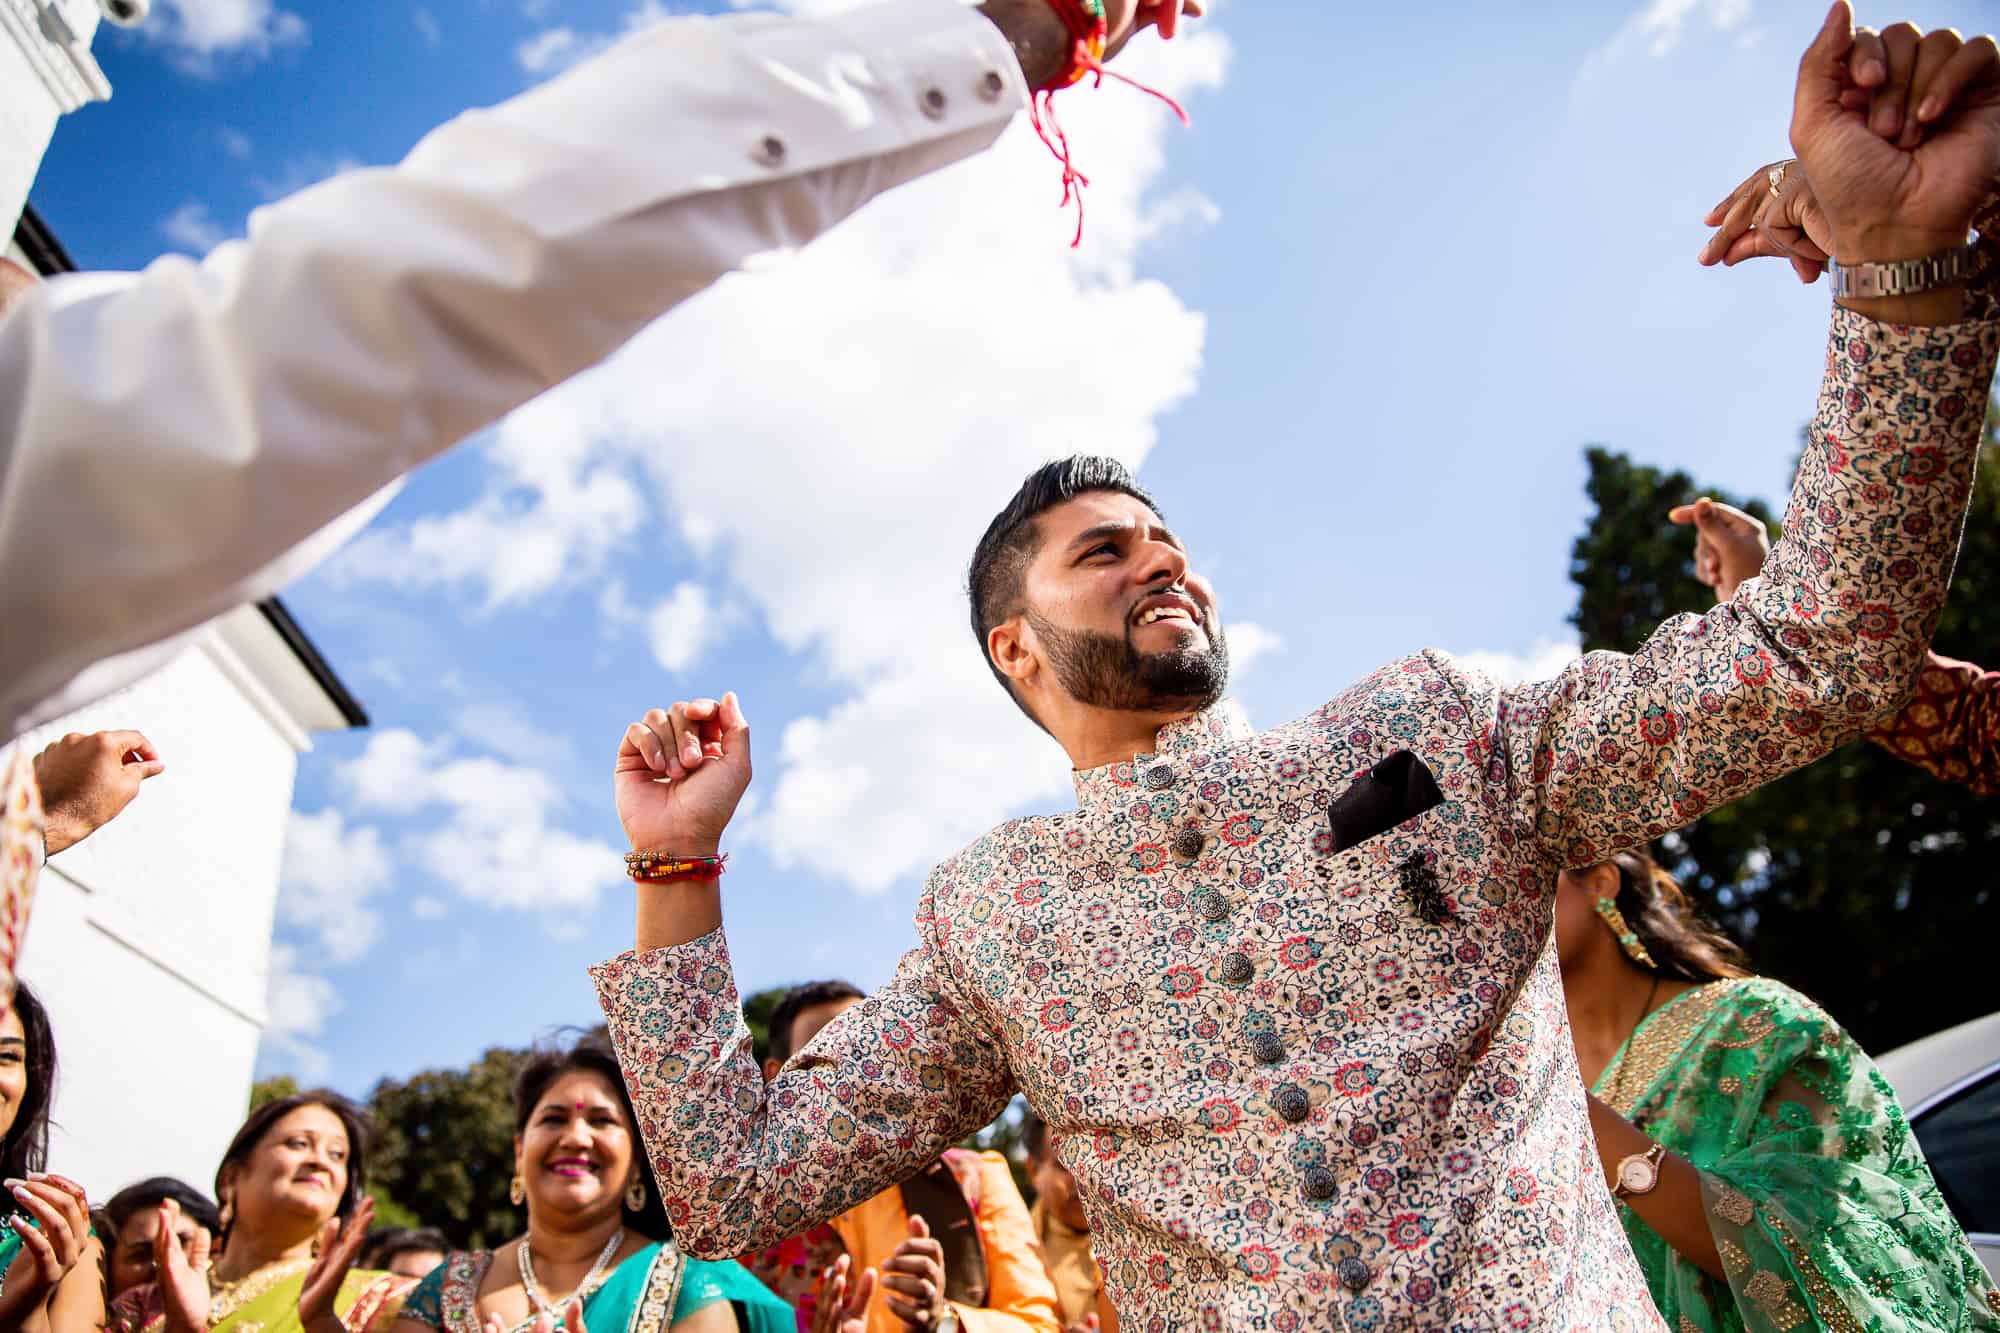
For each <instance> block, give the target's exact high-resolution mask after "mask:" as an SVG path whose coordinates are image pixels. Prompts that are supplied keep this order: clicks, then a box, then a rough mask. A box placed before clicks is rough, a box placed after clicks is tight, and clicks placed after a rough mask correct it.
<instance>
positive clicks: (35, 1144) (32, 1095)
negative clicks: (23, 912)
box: [0, 980, 56, 1212]
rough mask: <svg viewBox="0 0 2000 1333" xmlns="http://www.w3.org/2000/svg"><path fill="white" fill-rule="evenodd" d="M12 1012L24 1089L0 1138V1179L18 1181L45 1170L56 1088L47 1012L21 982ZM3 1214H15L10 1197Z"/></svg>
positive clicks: (17, 983) (53, 1042)
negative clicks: (24, 1071)
mask: <svg viewBox="0 0 2000 1333" xmlns="http://www.w3.org/2000/svg"><path fill="white" fill-rule="evenodd" d="M14 1012H15V1013H17V1014H19V1015H20V1016H21V1036H22V1038H23V1044H24V1045H25V1046H26V1049H25V1050H24V1051H23V1052H22V1055H23V1057H24V1061H25V1065H26V1068H27V1085H26V1086H25V1087H24V1088H23V1089H22V1092H21V1104H20V1105H19V1106H17V1107H16V1108H15V1109H14V1123H13V1124H12V1125H9V1126H8V1127H7V1133H6V1135H5V1137H0V1171H4V1172H5V1173H6V1174H5V1176H0V1179H5V1180H19V1179H21V1178H22V1177H23V1176H26V1175H27V1174H28V1173H29V1172H30V1171H41V1170H44V1169H45V1168H46V1167H47V1166H48V1164H49V1103H51V1102H52V1101H54V1100H55V1087H56V1037H55V1033H54V1032H53V1031H51V1030H50V1028H49V1011H48V1010H46V1009H44V1008H42V1002H41V1001H40V1000H39V999H37V998H36V997H35V993H34V991H32V990H30V989H28V983H27V982H25V981H20V980H16V981H15V982H14ZM6 1211H8V1212H14V1211H17V1210H16V1209H15V1208H14V1207H13V1198H12V1196H9V1197H8V1206H7V1209H6Z"/></svg>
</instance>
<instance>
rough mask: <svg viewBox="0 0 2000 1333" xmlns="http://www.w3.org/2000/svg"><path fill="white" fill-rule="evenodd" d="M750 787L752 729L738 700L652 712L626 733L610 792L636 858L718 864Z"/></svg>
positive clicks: (695, 703) (729, 697)
mask: <svg viewBox="0 0 2000 1333" xmlns="http://www.w3.org/2000/svg"><path fill="white" fill-rule="evenodd" d="M749 785H750V724H749V722H748V721H747V720H746V719H745V718H744V716H743V708H742V705H740V704H739V703H737V701H736V696H735V695H734V694H725V695H723V696H722V698H721V699H720V700H715V699H695V700H692V701H689V702H685V703H677V704H675V705H674V706H673V707H672V708H655V709H653V710H652V711H651V712H649V713H647V714H646V715H645V716H644V717H643V718H641V719H639V720H638V721H637V722H634V723H633V724H632V725H631V726H629V727H627V728H626V729H625V739H624V741H623V742H622V743H621V744H620V745H619V747H618V762H617V766H616V768H615V769H614V771H613V774H612V787H613V790H614V791H615V792H616V794H617V797H618V818H619V820H620V822H622V823H623V824H624V825H625V836H626V837H627V838H629V839H631V842H632V846H633V848H634V850H637V851H664V852H672V853H674V854H675V855H678V856H713V855H715V853H716V850H717V848H718V847H720V846H721V843H722V833H723V830H724V829H726V828H728V827H729V820H730V818H731V816H733V815H734V814H735V813H736V806H737V803H738V802H739V801H741V800H742V799H743V792H744V790H745V789H746V788H747V787H749Z"/></svg>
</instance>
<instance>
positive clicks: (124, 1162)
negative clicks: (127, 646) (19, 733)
mask: <svg viewBox="0 0 2000 1333" xmlns="http://www.w3.org/2000/svg"><path fill="white" fill-rule="evenodd" d="M248 613H249V614H250V615H255V614H256V612H255V609H254V608H250V609H248ZM121 727H131V728H136V729H138V730H140V731H143V732H144V733H145V734H146V736H147V737H148V739H150V740H151V741H152V742H153V744H154V746H155V747H156V748H157V750H158V752H159V754H160V757H161V758H162V759H163V760H164V761H165V762H166V771H165V772H164V773H163V774H161V775H160V776H159V777H156V778H153V779H151V780H150V781H148V782H147V783H146V784H145V785H144V787H143V788H142V789H141V791H140V795H139V798H138V799H137V800H136V801H134V802H133V803H132V805H131V806H129V807H127V809H126V811H125V813H124V814H123V815H121V816H120V817H119V818H118V819H117V820H115V821H113V822H112V823H111V824H109V825H107V826H105V827H104V828H103V829H101V830H99V831H98V832H97V833H96V834H95V835H94V836H92V837H91V838H89V839H88V840H86V841H84V842H82V843H79V844H78V845H77V846H76V847H75V848H73V849H71V850H70V851H67V852H64V853H62V854H61V855H59V856H57V857H56V858H54V859H53V860H51V861H50V862H49V864H48V865H47V867H46V868H45V869H44V872H43V876H42V881H41V888H40V890H39V893H38V896H37V899H36V902H35V908H34V915H33V917H32V918H31V921H30V925H29V930H28V936H27V939H26V941H25V942H24V944H23V947H22V956H21V966H20V971H21V975H22V976H23V977H24V978H26V980H27V981H28V983H29V984H30V985H32V986H33V987H34V988H35V990H36V993H37V994H39V995H40V996H41V997H42V999H43V1001H44V1002H45V1003H46V1004H47V1006H48V1009H49V1018H50V1023H51V1026H52V1027H53V1029H54V1032H55V1039H56V1051H57V1060H58V1062H59V1065H60V1074H59V1077H58V1082H57V1090H56V1101H55V1108H54V1120H55V1122H56V1125H57V1128H56V1129H55V1132H54V1133H53V1134H52V1136H51V1143H50V1153H49V1161H50V1164H51V1166H52V1167H53V1168H54V1169H56V1170H59V1171H62V1172H64V1173H65V1174H68V1175H71V1176H73V1177H75V1178H76V1179H77V1180H78V1181H80V1182H81V1183H82V1184H83V1185H84V1186H85V1187H86V1188H87V1189H89V1190H90V1192H91V1194H92V1196H93V1197H97V1198H101V1197H103V1196H105V1195H106V1194H108V1193H110V1192H111V1191H112V1190H115V1189H118V1188H120V1187H122V1186H124V1185H127V1184H130V1183H131V1182H132V1181H134V1180H137V1179H139V1178H141V1177H144V1176H149V1175H161V1174H166V1175H177V1176H180V1177H182V1178H184V1179H186V1180H188V1181H191V1182H193V1183H195V1184H197V1185H200V1186H202V1187H203V1188H206V1187H207V1184H208V1182H209V1180H210V1179H211V1177H212V1176H213V1174H214V1171H215V1165H216V1162H217V1159H218V1158H219V1157H220V1156H221V1153H222V1150H223V1148H224V1147H225V1146H226V1145H227V1143H228V1140H229V1137H230V1135H231V1134H232V1133H233V1132H234V1131H235V1128H236V1126H237V1124H238V1123H240V1122H241V1120H242V1118H243V1114H244V1111H245V1109H246V1107H247V1105H248V1100H249V1092H250V1084H251V1078H252V1068H253V1065H254V1063H255V1060H256V1054H257V1042H258V1038H259V1036H260V1035H261V1033H262V1030H263V1026H264V996H265V984H266V980H267V971H268V967H269V962H270V952H271V926H272V917H273V913H274V910H275V907H276V902H277V893H278V877H279V867H280V861H281V858H282V855H283V848H284V836H285V828H286V821H287V818H288V812H289V810H290V807H291V798H292V783H293V778H294V775H295V772H296V768H297V751H298V749H300V748H304V746H305V745H306V744H307V741H306V737H305V734H304V733H303V732H302V731H300V730H298V728H297V727H296V725H295V724H293V723H291V722H290V721H289V720H288V719H287V718H286V717H285V715H284V714H283V712H282V710H278V709H275V708H273V707H272V706H271V702H270V698H269V696H268V695H266V694H264V693H263V692H262V691H261V690H259V689H258V686H257V684H256V681H255V680H254V678H251V677H249V676H247V675H246V672H245V668H244V666H243V663H242V659H241V658H239V657H238V656H237V655H236V654H235V653H234V652H233V651H232V650H231V649H230V648H229V647H228V646H227V644H226V643H225V641H224V638H223V635H222V634H221V633H219V632H218V631H217V630H215V629H213V628H211V629H210V630H207V631H204V632H203V633H202V634H201V636H200V637H199V638H198V640H197V645H196V646H195V647H194V648H193V649H191V650H190V651H187V652H185V653H182V654H181V655H180V656H179V657H177V658H175V659H174V660H173V661H172V662H171V663H169V664H168V665H167V666H166V667H165V668H163V669H162V670H161V671H159V672H158V673H156V674H154V675H152V676H150V677H147V678H146V679H144V680H142V681H140V682H139V683H138V684H136V685H133V686H131V687H130V688H128V689H126V690H124V691H122V692H120V693H119V694H116V695H113V696H111V697H110V698H107V699H104V700H102V701H100V702H98V703H95V704H92V705H91V706H90V707H88V708H85V709H83V710H81V711H79V712H78V713H75V714H73V715H71V716H70V717H68V718H65V719H63V720H62V721H61V722H59V723H56V724H54V725H52V726H51V727H48V728H44V729H42V730H40V731H37V732H35V733H33V735H32V736H30V737H28V738H25V739H24V743H25V744H29V745H32V746H35V747H37V748H39V747H40V746H41V745H44V744H47V743H48V741H50V740H53V739H55V738H56V737H58V736H60V735H62V734H64V733H65V732H70V731H82V732H92V731H102V730H109V729H114V728H121Z"/></svg>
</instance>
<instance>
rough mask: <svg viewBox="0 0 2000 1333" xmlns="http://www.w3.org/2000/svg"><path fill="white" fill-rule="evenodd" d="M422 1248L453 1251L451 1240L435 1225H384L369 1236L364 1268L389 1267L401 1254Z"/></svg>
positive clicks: (363, 1254)
mask: <svg viewBox="0 0 2000 1333" xmlns="http://www.w3.org/2000/svg"><path fill="white" fill-rule="evenodd" d="M420 1250H434V1251H436V1252H437V1253H439V1254H450V1253H451V1242H450V1241H449V1240H446V1239H445V1235H444V1233H443V1232H442V1231H439V1230H437V1229H436V1228H435V1227H382V1228H379V1229H378V1230H377V1231H376V1232H375V1233H374V1234H373V1235H371V1236H369V1238H368V1244H367V1247H366V1248H365V1249H363V1250H362V1251H361V1264H360V1266H361V1267H362V1268H387V1267H388V1266H389V1265H390V1264H392V1263H394V1262H395V1260H396V1256H397V1255H399V1254H410V1253H413V1252H416V1251H420Z"/></svg>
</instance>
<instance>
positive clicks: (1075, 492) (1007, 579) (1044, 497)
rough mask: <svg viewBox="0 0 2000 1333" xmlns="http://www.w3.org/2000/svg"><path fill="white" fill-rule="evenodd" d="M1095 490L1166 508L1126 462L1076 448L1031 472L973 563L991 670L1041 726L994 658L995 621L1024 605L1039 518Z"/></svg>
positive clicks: (982, 645)
mask: <svg viewBox="0 0 2000 1333" xmlns="http://www.w3.org/2000/svg"><path fill="white" fill-rule="evenodd" d="M1091 491H1113V492H1116V493H1117V494H1120V495H1129V496H1131V497H1132V498H1133V499H1134V500H1137V501H1138V502H1139V503H1140V504H1142V505H1145V506H1146V507H1147V508H1148V509H1150V510H1152V511H1153V513H1154V514H1156V515H1158V514H1159V513H1160V506H1159V505H1158V504H1157V503H1156V502H1155V501H1154V499H1153V497H1152V496H1150V495H1148V494H1147V493H1146V491H1145V489H1144V488H1143V487H1141V486H1140V485H1139V483H1138V482H1137V481H1134V480H1133V479H1132V474H1131V472H1129V471H1127V470H1126V467H1125V465H1124V464H1123V463H1121V462H1119V461H1118V460H1117V459H1115V458H1104V457H1100V456H1099V455H1096V454H1073V455H1071V456H1070V457H1068V458H1061V459H1057V460H1056V461H1055V462H1053V463H1044V464H1042V465H1041V466H1040V467H1038V468H1036V469H1035V470H1034V471H1033V472H1030V473H1029V474H1028V478H1027V480H1026V481H1023V482H1022V483H1021V488H1020V489H1019V490H1017V491H1015V492H1014V498H1013V499H1011V500H1009V501H1008V502H1007V507H1006V508H1005V509H1002V510H1001V511H1000V512H999V513H997V514H995V515H994V516H993V521H992V522H991V523H989V524H987V525H986V535H985V536H983V537H981V538H980V539H979V545H977V546H975V547H973V548H972V568H971V569H970V570H969V571H968V573H967V575H966V581H965V583H966V593H967V595H968V597H969V598H970V599H971V602H972V634H973V637H974V638H976V639H978V640H979V655H980V656H981V657H983V658H985V659H986V668H987V670H989V671H991V672H992V673H993V679H995V680H997V681H999V682H1000V687H1001V688H1002V689H1004V690H1006V691H1007V697H1008V698H1010V699H1012V700H1013V701H1014V706H1015V707H1017V708H1019V709H1020V710H1021V711H1022V712H1023V713H1027V714H1028V718H1029V720H1030V721H1033V722H1034V723H1035V725H1036V726H1041V722H1040V721H1039V720H1038V719H1036V717H1035V715H1034V714H1033V713H1029V712H1028V705H1027V704H1026V703H1024V702H1022V700H1021V696H1020V695H1019V694H1016V693H1015V692H1014V686H1013V684H1012V682H1010V681H1009V680H1008V679H1007V677H1006V676H1005V675H1003V674H1002V673H1001V671H1000V668H999V666H998V665H997V664H996V663H995V662H994V661H993V654H991V653H989V652H987V651H986V636H987V635H988V634H990V633H992V631H993V627H994V626H995V625H998V624H999V623H1000V622H1001V621H1003V620H1005V619H1007V618H1008V617H1009V616H1013V615H1017V614H1019V613H1020V611H1021V609H1022V598H1023V596H1024V589H1025V587H1026V584H1027V577H1028V562H1029V561H1031V560H1033V559H1034V558H1035V553H1036V552H1037V551H1039V550H1040V549H1041V547H1042V534H1041V530H1040V525H1039V524H1038V523H1036V522H1035V520H1036V519H1038V518H1040V517H1041V516H1042V515H1043V514H1045V513H1047V512H1048V511H1049V510H1051V509H1054V508H1055V507H1056V506H1057V505H1059V504H1062V503H1064V502H1065V501H1069V500H1074V499H1075V498H1076V497H1077V496H1079V495H1086V494H1088V493H1090V492H1091ZM1161 517H1164V515H1161Z"/></svg>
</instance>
